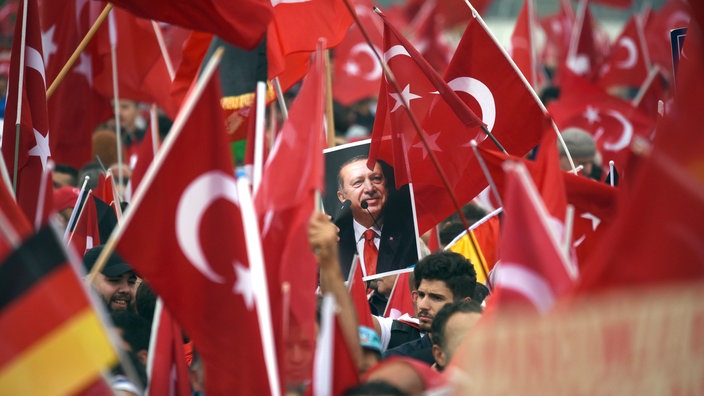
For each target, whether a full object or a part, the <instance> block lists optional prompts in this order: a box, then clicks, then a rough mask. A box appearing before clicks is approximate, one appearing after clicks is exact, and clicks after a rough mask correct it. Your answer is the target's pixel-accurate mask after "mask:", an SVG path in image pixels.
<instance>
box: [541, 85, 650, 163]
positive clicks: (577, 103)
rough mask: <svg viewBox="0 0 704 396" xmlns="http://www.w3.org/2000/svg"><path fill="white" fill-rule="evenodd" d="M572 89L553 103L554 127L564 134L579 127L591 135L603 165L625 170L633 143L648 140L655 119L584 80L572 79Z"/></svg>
mask: <svg viewBox="0 0 704 396" xmlns="http://www.w3.org/2000/svg"><path fill="white" fill-rule="evenodd" d="M569 87H570V89H569V90H568V91H566V92H565V93H564V94H563V95H561V96H560V99H558V100H557V101H554V102H552V103H550V106H549V110H550V114H552V116H553V118H554V120H555V123H556V124H557V125H558V127H560V129H561V130H565V129H566V128H569V127H578V128H581V129H583V130H585V131H587V132H589V133H590V134H591V135H592V136H593V137H594V140H595V141H596V145H597V150H598V151H599V152H600V153H601V155H602V157H603V164H605V165H606V164H608V163H609V161H611V160H613V161H614V163H615V164H616V167H618V168H619V169H624V167H625V166H626V164H627V162H628V161H627V156H628V147H629V145H630V143H631V140H632V139H633V137H634V136H641V137H645V138H647V137H648V136H649V135H650V133H651V132H652V130H653V126H654V121H653V119H652V118H651V117H649V116H647V115H645V114H643V113H641V112H640V111H638V110H637V109H635V108H634V107H633V106H631V104H630V103H628V102H624V101H623V100H621V99H618V98H615V97H613V96H610V95H608V94H607V93H606V92H604V91H602V90H601V89H599V88H598V87H596V86H595V85H592V84H590V83H589V82H587V81H585V80H583V79H579V78H573V79H571V82H570V85H569ZM624 171H627V169H624ZM622 175H623V174H622Z"/></svg>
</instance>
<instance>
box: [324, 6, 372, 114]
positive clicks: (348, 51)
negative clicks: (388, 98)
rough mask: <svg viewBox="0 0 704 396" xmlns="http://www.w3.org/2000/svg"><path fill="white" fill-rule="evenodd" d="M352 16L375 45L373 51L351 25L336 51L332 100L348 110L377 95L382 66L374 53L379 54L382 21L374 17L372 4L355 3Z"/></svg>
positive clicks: (353, 25)
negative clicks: (349, 107)
mask: <svg viewBox="0 0 704 396" xmlns="http://www.w3.org/2000/svg"><path fill="white" fill-rule="evenodd" d="M355 12H356V13H357V17H358V18H359V21H360V22H361V24H362V26H363V27H364V30H365V31H366V32H367V34H368V35H369V38H371V41H372V43H373V45H374V48H373V49H372V48H371V47H370V46H369V44H368V43H367V42H366V40H365V39H364V36H362V32H361V31H360V30H359V27H358V26H357V24H352V26H351V27H350V30H349V31H348V32H347V35H346V36H345V38H344V39H343V40H342V41H341V42H340V44H339V45H338V46H337V47H335V52H334V55H335V57H334V59H333V77H334V78H333V81H332V93H333V98H335V100H337V101H338V102H340V103H341V104H342V105H344V106H349V105H351V104H352V103H354V102H357V101H359V100H361V99H364V98H369V97H373V96H375V95H376V94H377V93H378V90H379V82H380V81H381V73H382V69H381V65H380V64H379V61H378V60H377V59H376V56H375V55H374V52H373V51H376V53H378V54H381V46H382V39H383V38H382V29H383V25H382V22H381V19H379V17H377V16H376V15H374V12H373V10H372V4H371V1H368V0H357V1H355Z"/></svg>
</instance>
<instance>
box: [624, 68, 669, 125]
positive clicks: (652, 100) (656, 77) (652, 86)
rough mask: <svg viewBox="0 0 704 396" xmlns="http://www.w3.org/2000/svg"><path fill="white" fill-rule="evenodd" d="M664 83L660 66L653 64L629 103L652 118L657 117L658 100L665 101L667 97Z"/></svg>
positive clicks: (667, 91)
mask: <svg viewBox="0 0 704 396" xmlns="http://www.w3.org/2000/svg"><path fill="white" fill-rule="evenodd" d="M666 84H667V83H666V80H665V76H664V74H663V73H662V71H661V70H660V67H659V66H655V67H654V69H651V70H650V73H649V74H648V78H647V79H646V80H645V81H644V82H643V84H642V85H641V87H640V89H639V90H638V94H636V97H635V98H633V101H632V102H631V104H632V105H633V107H635V108H637V109H638V110H640V111H642V112H643V114H647V115H649V116H650V117H651V118H652V119H654V120H655V119H657V118H658V116H659V113H658V106H659V102H660V101H663V103H667V101H668V99H669V90H668V89H667V87H666Z"/></svg>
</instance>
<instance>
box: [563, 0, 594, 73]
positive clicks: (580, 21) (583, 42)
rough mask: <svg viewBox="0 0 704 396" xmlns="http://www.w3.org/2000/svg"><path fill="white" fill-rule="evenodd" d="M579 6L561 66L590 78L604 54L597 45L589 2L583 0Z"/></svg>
mask: <svg viewBox="0 0 704 396" xmlns="http://www.w3.org/2000/svg"><path fill="white" fill-rule="evenodd" d="M579 7H580V8H579V9H578V11H577V19H576V21H575V26H574V29H573V31H572V37H571V38H570V46H569V50H568V52H567V57H566V58H565V63H564V64H563V65H562V68H563V69H567V70H569V71H571V72H572V73H575V74H577V75H578V76H582V77H584V78H587V79H590V80H591V79H592V78H593V77H594V75H595V74H596V73H597V71H598V70H599V69H598V68H599V66H601V63H602V62H603V58H604V55H603V54H602V53H601V51H600V50H601V48H600V47H599V45H598V38H597V36H596V34H597V29H596V26H595V21H594V17H593V16H592V12H591V11H590V9H589V2H588V1H586V0H583V1H582V2H581V3H580V4H579ZM560 73H561V74H563V73H564V72H562V71H561V72H560Z"/></svg>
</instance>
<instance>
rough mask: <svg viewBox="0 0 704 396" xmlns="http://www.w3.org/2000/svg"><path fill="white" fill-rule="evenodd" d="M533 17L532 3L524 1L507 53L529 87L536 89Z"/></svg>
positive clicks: (534, 22)
mask: <svg viewBox="0 0 704 396" xmlns="http://www.w3.org/2000/svg"><path fill="white" fill-rule="evenodd" d="M535 15H536V14H535V3H534V1H533V0H525V1H524V2H523V8H521V12H520V13H519V14H518V18H517V19H516V26H515V27H514V28H513V34H512V35H511V45H510V47H509V51H508V52H509V55H511V59H513V61H514V62H515V63H516V66H517V67H518V70H520V71H521V73H523V76H525V78H526V80H528V83H529V84H530V85H531V87H534V88H537V87H538V84H539V83H540V81H539V80H538V65H537V61H536V48H537V46H536V45H535V40H534V37H535V34H536V33H535V29H536V27H535V25H536V24H537V20H536V17H535Z"/></svg>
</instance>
